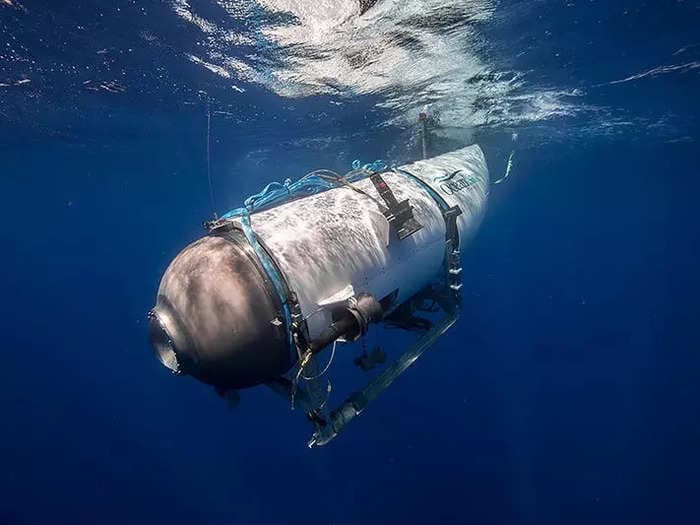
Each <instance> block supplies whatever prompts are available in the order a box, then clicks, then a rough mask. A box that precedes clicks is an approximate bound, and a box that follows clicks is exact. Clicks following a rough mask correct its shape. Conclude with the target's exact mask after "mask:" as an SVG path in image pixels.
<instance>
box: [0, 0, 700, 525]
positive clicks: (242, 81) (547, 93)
mask: <svg viewBox="0 0 700 525" xmlns="http://www.w3.org/2000/svg"><path fill="white" fill-rule="evenodd" d="M359 4H362V6H363V7H362V10H361V6H360V5H359ZM365 8H367V10H366V12H362V11H364V9H365ZM361 12H362V14H361ZM698 22H700V3H699V2H697V1H692V0H686V1H674V2H671V1H656V2H652V1H636V2H633V1H619V2H602V1H594V0H591V1H585V2H583V1H574V0H570V1H568V2H560V1H537V0H527V1H489V0H469V1H467V0H464V1H449V0H423V1H418V0H405V1H399V0H379V1H377V2H355V1H350V0H347V1H345V0H338V1H337V2H323V1H318V2H305V1H292V0H259V1H254V0H241V1H238V2H231V1H224V0H189V1H188V0H168V1H155V0H152V1H145V0H144V1H142V2H139V1H126V0H122V1H118V0H109V1H97V0H94V1H86V0H83V1H76V2H71V3H67V2H47V1H44V2H42V1H35V2H32V1H30V0H0V137H2V138H1V139H0V181H1V183H2V184H1V188H2V193H1V194H2V196H3V197H4V198H3V206H2V208H1V209H2V211H1V212H0V213H1V216H0V218H1V219H2V220H1V221H0V224H2V227H0V241H1V244H2V246H3V247H4V249H3V255H4V257H2V263H1V264H2V266H1V267H0V269H1V270H2V271H1V272H0V273H1V275H2V278H1V280H0V283H2V286H1V287H0V289H1V290H2V292H3V293H2V295H3V298H4V308H3V315H2V317H1V318H2V327H1V328H2V334H3V335H4V341H3V345H2V356H3V359H2V367H0V402H1V403H2V408H3V412H4V413H3V417H2V419H0V421H1V423H0V425H1V428H0V458H2V463H1V468H0V523H3V524H5V523H7V524H15V523H17V524H29V523H32V524H33V523H47V522H49V523H103V524H112V523H188V524H189V523H242V524H250V525H254V524H267V523H290V524H296V523H299V524H302V523H303V524H309V525H313V524H327V525H330V524H334V525H346V524H356V523H362V524H374V523H381V524H385V523H417V524H433V523H439V524H443V523H444V524H544V523H547V524H549V523H551V524H555V523H556V524H559V523H566V524H574V523H575V524H578V523H580V524H589V523H611V524H612V523H614V524H620V523H634V524H644V523H650V524H665V523H697V522H698V521H699V520H700V511H698V508H697V493H698V486H699V483H700V475H699V474H698V472H700V452H699V451H698V443H700V418H699V415H700V388H699V387H698V377H699V374H700V355H699V354H698V349H699V348H700V345H699V344H698V335H697V334H698V330H697V312H698V306H697V297H698V296H699V295H700V279H699V278H698V271H697V270H698V265H699V263H700V227H699V226H698V219H697V217H696V210H697V204H696V203H697V195H698V191H699V190H700V179H699V178H698V175H699V173H698V161H699V160H700V149H699V146H698V137H699V131H700V126H699V121H698V103H697V94H698V93H700V76H699V74H698V73H699V72H700V69H699V68H700V35H699V34H698V29H697V28H698ZM207 101H209V102H208V104H209V107H210V110H211V112H212V124H211V136H212V150H211V171H212V175H213V179H214V189H215V195H216V205H217V209H218V211H219V212H222V211H225V210H227V209H231V208H234V207H237V206H238V205H240V203H241V201H242V200H243V199H244V198H245V197H246V196H247V195H250V194H252V193H255V192H257V191H258V190H259V189H260V188H262V187H263V186H264V185H265V184H266V183H268V182H270V181H272V180H284V179H285V178H287V177H291V178H298V177H300V176H302V175H303V174H305V173H306V172H308V171H310V170H311V169H314V168H319V167H325V168H331V169H335V170H337V171H340V172H344V171H347V170H348V169H349V167H350V164H351V162H352V161H353V160H354V159H363V160H373V159H375V158H383V159H386V160H387V161H390V162H397V163H402V162H407V161H411V160H415V159H416V158H418V157H419V137H420V133H419V128H418V126H417V116H418V113H419V112H420V111H422V110H423V109H424V108H425V107H426V106H427V108H428V111H429V112H430V113H431V136H430V141H429V148H430V151H431V152H432V153H435V154H437V153H442V152H446V151H449V150H451V149H455V148H458V147H461V146H464V145H466V144H469V143H472V142H476V143H479V144H481V145H482V146H483V147H484V150H485V153H486V156H487V160H488V163H489V167H490V169H491V172H492V177H493V178H496V177H498V176H500V175H501V174H502V173H503V172H504V170H505V166H506V159H507V157H508V155H509V153H510V151H511V150H512V148H513V141H512V136H513V133H517V136H518V139H517V142H516V143H515V155H514V164H513V170H512V174H511V176H510V177H509V179H508V180H507V181H506V182H504V183H503V184H500V185H498V186H494V188H493V189H492V192H491V200H490V204H489V208H488V211H487V214H486V217H485V219H484V222H483V225H482V227H481V230H480V232H479V234H478V236H477V237H476V239H475V240H474V241H473V242H472V243H471V245H470V246H469V247H468V248H467V249H465V251H464V266H465V268H466V272H465V273H466V275H465V276H464V301H463V315H462V317H461V319H460V321H459V323H458V324H457V326H456V327H454V328H453V329H452V330H451V331H449V332H448V333H447V334H446V335H445V336H444V337H443V338H442V339H441V340H440V341H439V343H438V344H437V346H436V347H435V348H434V349H432V350H430V351H429V352H428V353H426V355H425V356H423V357H422V358H421V360H420V361H419V362H418V363H417V364H416V365H415V366H414V367H413V368H412V369H410V370H409V371H408V372H407V373H406V374H405V375H404V376H403V377H401V378H400V379H399V380H398V381H397V382H396V383H395V384H394V385H393V386H392V387H391V388H390V389H389V390H388V391H387V392H385V393H384V394H383V395H382V396H381V397H380V398H379V399H378V400H377V401H376V403H374V404H373V405H372V406H371V407H370V409H369V410H368V411H367V412H366V413H364V414H363V415H362V416H361V417H360V418H359V419H358V420H357V421H355V422H353V423H352V425H351V426H350V427H349V428H348V429H347V431H346V432H345V433H344V434H343V435H342V436H341V437H339V438H338V439H337V440H336V441H334V442H333V443H331V444H330V445H328V446H327V447H324V448H320V449H314V450H309V449H307V448H306V446H305V442H306V439H307V438H308V434H309V426H308V423H307V422H306V421H305V420H304V418H303V417H302V416H301V414H298V413H295V412H291V411H290V410H289V407H288V406H287V405H286V404H285V403H284V402H282V401H281V400H280V399H278V398H277V397H275V396H274V395H273V394H272V393H271V392H269V391H267V390H265V389H262V388H256V389H253V390H250V391H244V392H242V400H241V403H240V406H239V407H237V408H236V409H235V410H231V409H230V408H229V407H228V406H227V405H226V403H225V402H223V401H222V400H221V399H220V398H219V397H218V396H216V395H215V394H213V392H212V391H211V389H209V388H207V387H205V386H204V385H201V384H198V383H196V382H195V381H193V380H188V379H186V378H178V377H174V376H172V375H171V374H169V373H168V371H167V370H166V369H164V368H163V367H162V366H161V365H160V363H158V361H157V360H156V359H155V358H154V356H153V354H152V352H151V350H150V349H149V345H148V341H147V326H146V317H145V315H146V312H147V311H148V310H149V309H150V308H151V307H152V305H153V302H154V299H155V292H156V289H157V286H158V282H159V279H160V276H161V275H162V272H163V271H164V269H165V268H166V266H167V264H168V263H169V261H170V260H172V258H173V256H174V255H175V254H177V253H178V251H179V250H180V249H182V248H183V247H184V246H185V245H186V244H187V243H189V242H191V241H192V240H194V239H196V238H197V237H199V236H201V235H202V234H203V230H202V227H201V223H202V221H203V220H206V219H208V218H210V217H211V206H210V203H209V194H208V187H207V179H206V157H205V135H206V108H207ZM372 337H374V339H373V340H372V342H373V343H377V342H379V343H381V344H382V345H384V346H385V347H386V348H387V351H393V350H395V347H396V346H400V345H404V344H406V338H404V337H399V336H397V337H396V338H395V339H391V338H389V339H387V338H384V339H383V340H381V341H378V339H377V336H376V335H375V336H372ZM343 359H344V360H343ZM350 362H351V356H348V355H346V356H343V358H341V360H339V362H338V363H337V366H336V368H335V369H334V370H333V373H334V374H337V375H338V376H340V377H344V378H355V377H359V376H361V372H359V371H358V370H356V369H354V368H353V367H352V366H351V363H350Z"/></svg>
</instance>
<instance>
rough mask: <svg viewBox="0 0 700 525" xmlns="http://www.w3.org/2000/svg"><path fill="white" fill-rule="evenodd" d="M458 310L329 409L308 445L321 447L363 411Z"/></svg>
mask: <svg viewBox="0 0 700 525" xmlns="http://www.w3.org/2000/svg"><path fill="white" fill-rule="evenodd" d="M458 317H459V310H458V309H456V308H455V309H454V310H453V311H451V312H447V315H446V316H445V317H444V318H443V319H442V320H441V321H440V322H439V323H437V324H435V325H434V326H433V327H432V328H431V329H430V330H429V331H428V332H426V333H425V335H423V336H422V337H421V338H420V339H418V340H417V341H416V342H415V343H414V344H413V345H412V346H411V347H410V348H409V349H408V350H406V352H404V353H403V354H402V355H401V356H400V357H399V358H398V359H397V360H396V361H394V363H392V364H391V365H390V366H389V367H388V368H386V369H385V370H384V371H383V372H382V373H380V374H379V375H377V376H376V377H375V378H374V379H373V380H372V381H370V382H369V383H368V384H367V386H366V387H365V388H364V389H363V390H361V391H359V392H355V393H353V394H351V395H350V396H349V397H348V398H347V399H346V400H345V401H344V402H343V403H342V404H341V405H340V406H339V407H338V408H336V409H335V410H334V411H333V412H331V414H330V417H329V419H328V420H327V422H326V423H325V425H317V426H316V431H315V432H314V433H313V435H312V436H311V439H310V440H309V442H308V446H309V448H312V447H320V446H322V445H325V444H327V443H329V442H330V441H332V440H333V439H334V438H336V437H337V436H338V434H340V433H341V432H342V431H343V430H344V429H345V427H346V426H347V424H348V423H350V421H352V420H353V419H355V418H356V417H357V416H359V415H360V414H362V412H364V410H365V409H366V408H367V406H368V405H369V403H370V402H371V401H373V400H374V399H376V398H377V397H378V396H379V394H381V393H382V392H383V391H384V390H386V389H387V388H388V387H389V386H390V385H391V384H392V383H393V382H394V380H395V379H396V378H397V377H399V376H400V375H401V374H403V373H404V372H405V371H406V370H407V369H408V368H409V367H410V366H411V365H412V364H413V363H415V362H416V360H417V359H418V358H419V357H420V356H421V355H422V354H423V353H424V352H425V351H426V350H427V349H428V348H430V347H431V346H433V344H435V341H437V339H438V338H439V337H440V336H441V335H442V334H444V333H445V332H446V331H447V330H449V329H450V328H451V327H452V325H454V324H455V322H457V318H458Z"/></svg>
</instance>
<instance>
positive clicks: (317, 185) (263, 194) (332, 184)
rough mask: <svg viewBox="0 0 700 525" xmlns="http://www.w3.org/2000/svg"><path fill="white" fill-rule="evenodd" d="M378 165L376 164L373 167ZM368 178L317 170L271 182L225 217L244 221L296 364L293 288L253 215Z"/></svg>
mask: <svg viewBox="0 0 700 525" xmlns="http://www.w3.org/2000/svg"><path fill="white" fill-rule="evenodd" d="M375 164H376V162H375V163H373V164H372V165H375ZM368 166H369V165H368ZM324 175H325V176H324ZM367 175H368V172H367V170H366V169H365V170H360V171H355V172H351V173H349V174H347V175H346V176H345V177H342V178H341V177H340V176H339V175H337V174H335V173H333V172H331V171H327V170H317V171H314V172H311V173H309V174H308V175H306V176H304V177H302V178H301V179H299V180H298V181H296V182H292V181H291V180H290V179H287V180H285V181H284V183H279V182H271V183H270V184H268V185H267V186H265V188H263V190H262V191H260V192H259V193H256V194H255V195H251V196H250V197H248V198H247V199H245V201H244V207H243V208H237V209H235V210H231V211H229V212H228V213H226V214H224V215H223V216H222V217H221V219H222V220H231V219H239V220H240V223H241V229H242V230H243V234H244V235H245V237H246V239H247V240H248V243H249V244H250V246H251V247H252V248H253V251H254V252H255V255H256V256H257V258H258V260H259V261H260V264H261V265H262V267H263V270H264V272H265V274H266V275H267V277H268V278H269V280H270V281H271V282H272V285H273V287H274V288H275V292H276V293H277V296H278V297H279V300H280V304H281V305H282V313H283V314H284V322H285V327H286V330H287V341H288V343H289V351H290V353H291V354H292V355H291V357H292V361H293V360H294V359H296V355H295V353H294V350H295V344H294V335H293V334H292V311H291V306H290V304H289V298H288V293H289V288H288V287H287V285H286V281H285V279H284V277H283V275H282V274H281V273H280V271H279V269H278V268H277V266H276V265H275V263H274V261H273V260H272V258H271V256H270V255H269V254H268V253H267V251H266V250H265V249H264V248H263V247H262V245H261V244H260V241H258V237H257V235H256V233H255V231H254V230H253V226H252V224H251V222H250V214H251V213H253V212H257V211H262V210H264V209H269V208H272V207H273V206H277V205H279V204H282V203H283V202H289V201H291V200H294V199H299V198H302V197H306V196H308V195H313V194H316V193H320V192H323V191H327V190H330V189H333V188H338V187H341V186H343V185H346V184H348V183H350V182H354V181H357V180H360V179H362V178H365V177H367Z"/></svg>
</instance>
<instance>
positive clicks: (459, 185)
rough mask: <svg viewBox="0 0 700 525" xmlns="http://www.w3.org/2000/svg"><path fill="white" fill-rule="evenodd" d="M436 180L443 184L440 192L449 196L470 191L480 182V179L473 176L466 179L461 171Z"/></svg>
mask: <svg viewBox="0 0 700 525" xmlns="http://www.w3.org/2000/svg"><path fill="white" fill-rule="evenodd" d="M436 180H438V181H440V182H442V184H440V190H441V191H442V192H443V193H445V194H447V195H454V194H455V193H457V192H460V191H463V190H466V189H469V188H471V187H472V186H474V185H475V184H477V183H478V182H479V179H477V178H476V177H474V176H473V175H468V176H466V177H465V176H464V175H462V174H461V171H459V170H457V171H455V172H454V173H451V174H449V175H446V176H443V177H440V178H439V179H436Z"/></svg>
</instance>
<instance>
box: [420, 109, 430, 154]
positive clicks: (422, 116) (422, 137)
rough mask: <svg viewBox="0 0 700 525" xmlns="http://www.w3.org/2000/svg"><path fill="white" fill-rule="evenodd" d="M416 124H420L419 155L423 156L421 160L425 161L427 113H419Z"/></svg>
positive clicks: (426, 151)
mask: <svg viewBox="0 0 700 525" xmlns="http://www.w3.org/2000/svg"><path fill="white" fill-rule="evenodd" d="M418 122H419V123H420V141H421V153H422V154H423V159H427V158H428V113H427V111H421V112H420V113H419V115H418Z"/></svg>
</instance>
